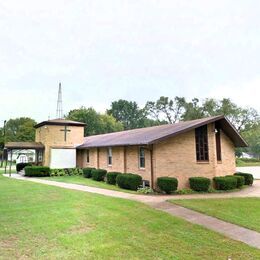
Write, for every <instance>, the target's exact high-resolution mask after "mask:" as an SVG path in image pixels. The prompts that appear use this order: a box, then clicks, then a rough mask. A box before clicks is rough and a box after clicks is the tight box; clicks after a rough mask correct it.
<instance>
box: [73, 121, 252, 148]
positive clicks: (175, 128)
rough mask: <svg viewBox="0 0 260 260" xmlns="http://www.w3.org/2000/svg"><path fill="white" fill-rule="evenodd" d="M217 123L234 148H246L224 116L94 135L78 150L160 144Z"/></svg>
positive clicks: (86, 139)
mask: <svg viewBox="0 0 260 260" xmlns="http://www.w3.org/2000/svg"><path fill="white" fill-rule="evenodd" d="M216 121H218V122H219V124H220V126H221V127H222V128H223V131H224V132H225V133H226V134H227V135H228V136H229V137H230V139H231V140H232V141H233V142H234V144H235V146H236V147H244V146H247V144H246V142H245V141H244V139H243V138H242V137H241V136H240V135H239V133H238V132H237V130H236V129H235V128H234V127H233V126H232V125H231V123H230V122H229V121H228V120H227V119H226V118H225V117H224V116H215V117H208V118H202V119H197V120H192V121H184V122H179V123H176V124H168V125H160V126H153V127H146V128H138V129H133V130H127V131H121V132H115V133H109V134H102V135H94V136H88V137H85V139H84V143H83V144H82V145H80V146H78V147H77V148H78V149H83V148H91V147H109V146H127V145H149V144H153V143H156V142H160V141H162V140H165V139H167V138H169V137H172V136H175V135H178V134H181V133H184V132H188V131H190V130H192V129H194V128H197V127H199V126H202V125H205V124H209V123H213V122H216Z"/></svg>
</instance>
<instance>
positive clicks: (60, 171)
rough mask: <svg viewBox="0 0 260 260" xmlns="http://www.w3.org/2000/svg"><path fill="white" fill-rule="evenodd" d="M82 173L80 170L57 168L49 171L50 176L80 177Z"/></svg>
mask: <svg viewBox="0 0 260 260" xmlns="http://www.w3.org/2000/svg"><path fill="white" fill-rule="evenodd" d="M82 174H83V171H82V169H81V168H64V169H63V168H58V169H51V174H50V176H51V177H53V176H72V175H82Z"/></svg>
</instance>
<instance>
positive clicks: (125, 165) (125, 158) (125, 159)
mask: <svg viewBox="0 0 260 260" xmlns="http://www.w3.org/2000/svg"><path fill="white" fill-rule="evenodd" d="M126 149H127V148H126V146H124V173H126V171H127V157H126Z"/></svg>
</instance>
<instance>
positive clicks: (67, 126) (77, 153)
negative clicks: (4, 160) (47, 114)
mask: <svg viewBox="0 0 260 260" xmlns="http://www.w3.org/2000/svg"><path fill="white" fill-rule="evenodd" d="M84 127H85V124H83V123H80V122H75V121H70V120H64V119H55V120H48V121H44V122H41V123H39V124H37V125H36V126H35V128H36V140H35V142H30V143H8V144H7V145H6V148H7V149H8V151H9V153H10V152H12V151H13V150H15V149H26V148H27V149H35V151H36V163H38V164H43V165H46V166H50V167H51V168H70V167H76V166H77V167H95V168H102V169H106V170H108V171H118V172H122V173H128V172H130V173H136V174H139V175H141V176H142V178H143V179H144V180H146V181H147V183H149V185H150V186H151V187H153V188H154V187H156V180H157V178H158V177H161V176H171V177H176V178H178V181H179V188H184V187H187V186H188V180H189V177H192V176H205V177H208V178H213V177H214V176H222V175H227V174H233V173H234V172H235V168H236V167H235V147H246V146H247V144H246V142H245V141H244V140H243V138H242V137H241V136H240V135H239V133H238V132H237V130H236V129H235V128H234V127H233V126H232V125H231V123H230V122H229V121H228V120H227V119H226V118H225V117H224V116H216V117H209V118H203V119H198V120H192V121H186V122H179V123H176V124H169V125H161V126H154V127H147V128H140V129H133V130H128V131H121V132H116V133H109V134H102V135H95V136H88V137H85V138H84Z"/></svg>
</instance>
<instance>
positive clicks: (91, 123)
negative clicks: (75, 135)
mask: <svg viewBox="0 0 260 260" xmlns="http://www.w3.org/2000/svg"><path fill="white" fill-rule="evenodd" d="M66 118H67V119H69V120H74V121H79V122H83V123H85V124H86V126H85V129H84V134H85V135H86V136H89V135H96V134H104V133H111V132H116V131H121V130H123V125H122V124H121V123H120V122H117V121H116V119H115V118H114V117H113V116H111V115H107V114H100V113H98V112H96V111H95V110H94V109H93V108H91V107H90V108H85V107H81V108H79V109H74V110H71V111H70V112H69V113H68V115H67V116H66Z"/></svg>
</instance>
